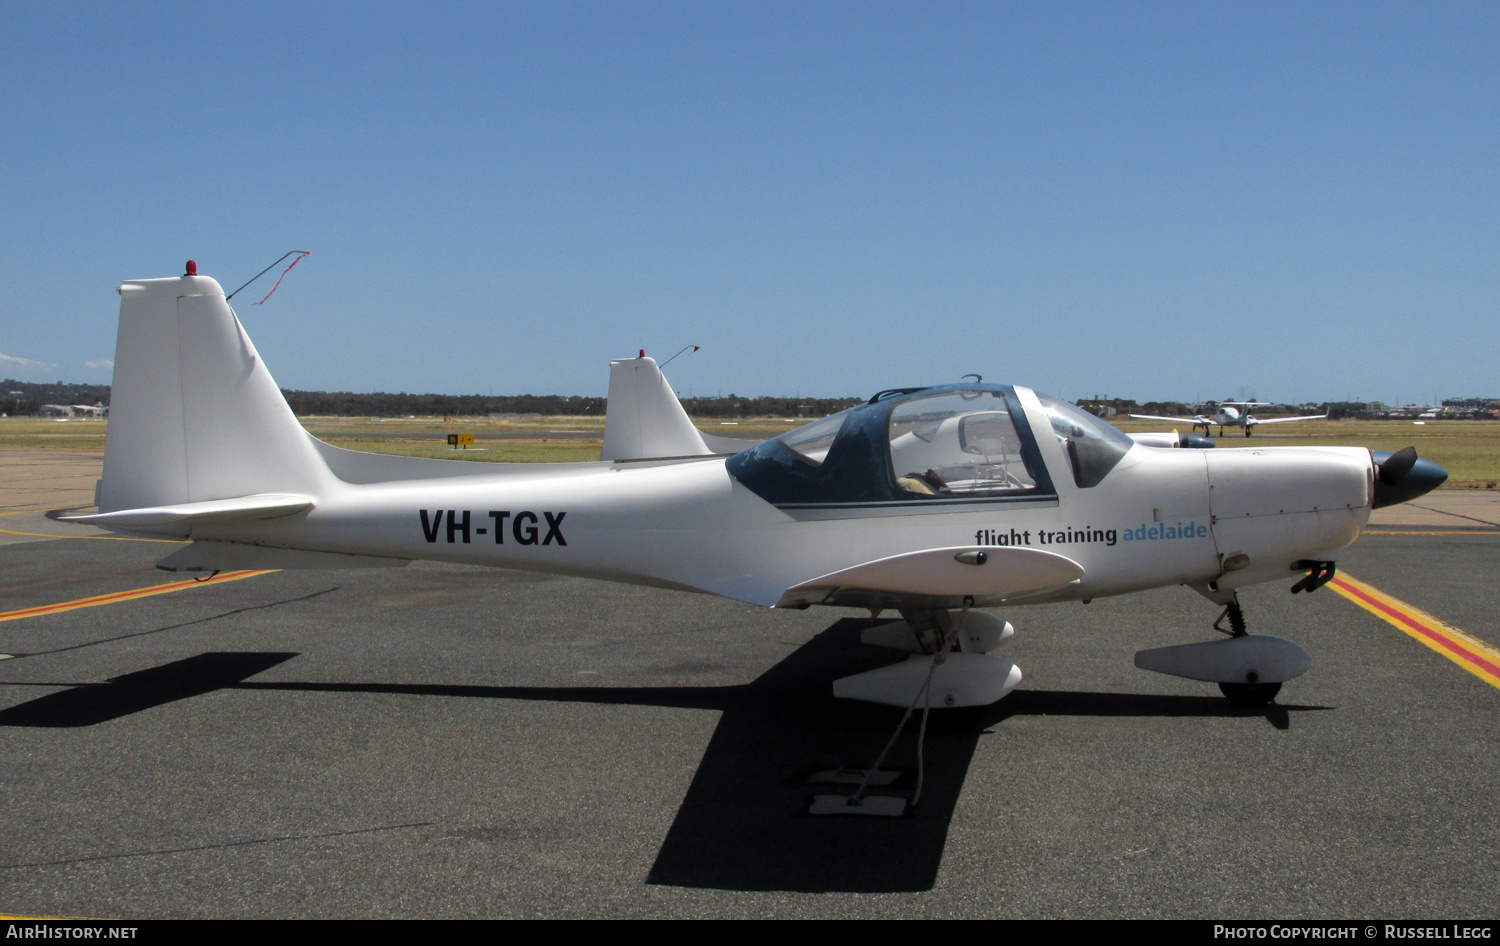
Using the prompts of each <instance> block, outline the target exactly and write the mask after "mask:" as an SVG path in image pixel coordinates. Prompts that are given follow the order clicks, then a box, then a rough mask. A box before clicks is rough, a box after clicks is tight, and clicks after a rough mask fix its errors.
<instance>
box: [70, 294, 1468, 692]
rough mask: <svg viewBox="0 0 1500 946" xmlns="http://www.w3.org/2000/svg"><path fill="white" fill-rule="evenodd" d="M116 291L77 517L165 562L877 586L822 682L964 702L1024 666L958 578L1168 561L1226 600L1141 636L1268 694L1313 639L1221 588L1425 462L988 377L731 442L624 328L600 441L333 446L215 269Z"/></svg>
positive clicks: (1052, 581) (1159, 567) (791, 589)
mask: <svg viewBox="0 0 1500 946" xmlns="http://www.w3.org/2000/svg"><path fill="white" fill-rule="evenodd" d="M119 293H120V297H121V303H120V329H119V340H118V347H117V351H116V356H115V369H114V371H115V375H114V391H113V404H112V406H111V411H110V422H109V431H108V438H107V443H106V448H105V458H104V476H103V479H102V480H101V481H100V484H99V489H98V494H97V505H98V510H99V511H98V512H97V513H96V514H92V515H85V516H79V517H76V518H75V520H74V521H80V522H88V523H95V524H98V525H101V526H106V527H109V528H112V529H116V530H120V531H125V532H129V533H135V534H145V535H151V536H170V537H177V538H183V539H190V540H191V544H189V545H186V546H183V547H182V548H180V549H178V550H176V551H174V552H173V553H172V554H170V555H168V556H167V557H166V558H165V559H164V560H163V561H162V563H161V566H162V567H163V568H166V569H170V570H178V571H188V572H195V571H196V572H213V571H216V570H221V569H237V568H321V567H331V568H343V567H358V566H401V565H405V564H406V563H408V562H410V561H412V560H415V559H429V560H436V561H445V562H462V563H470V564H477V565H488V566H494V567H499V568H518V569H530V570H535V571H543V572H553V573H559V574H566V575H579V576H585V577H590V578H600V579H606V580H611V581H622V582H632V583H637V584H642V585H654V586H657V587H662V588H673V589H681V590H684V591H696V592H705V593H709V594H716V595H723V596H726V597H730V598H735V599H738V600H741V601H746V602H751V603H753V604H757V605H764V606H769V607H778V608H806V607H809V606H811V605H830V606H834V607H847V608H867V609H869V610H870V611H871V612H872V613H875V614H878V613H879V612H880V611H881V610H883V609H891V610H896V611H899V612H900V614H901V616H902V618H903V620H901V621H898V622H896V623H894V624H885V625H877V626H874V627H872V628H871V629H870V630H868V631H867V632H866V636H865V639H866V641H867V642H869V643H871V644H876V645H883V646H886V647H890V648H894V649H896V650H899V651H905V652H907V654H908V656H907V657H906V659H905V660H903V661H900V662H897V663H895V664H893V665H891V666H888V667H885V668H881V669H878V670H874V671H870V672H867V673H860V674H856V675H853V676H848V677H844V678H842V679H840V680H837V681H834V683H833V686H834V692H835V693H836V694H837V695H839V696H844V697H849V698H853V699H862V700H870V701H874V702H879V703H887V704H893V705H898V706H913V705H915V704H916V703H917V701H918V700H919V699H920V698H921V697H922V696H923V695H925V696H926V699H927V700H928V704H927V705H930V706H937V707H943V706H977V705H985V704H988V703H991V702H994V701H995V700H998V699H1000V698H1001V697H1003V696H1005V694H1007V693H1008V692H1010V691H1011V690H1012V689H1013V688H1014V687H1015V686H1016V685H1017V684H1018V683H1019V682H1020V679H1021V673H1020V670H1019V669H1018V668H1017V667H1016V666H1015V664H1013V663H1012V662H1010V661H1008V660H1004V659H1002V658H1000V657H998V656H995V655H992V654H991V653H990V652H991V651H993V650H994V649H995V648H996V647H998V646H999V645H1000V644H1001V643H1002V642H1003V641H1004V640H1005V639H1006V638H1008V637H1009V636H1010V635H1011V634H1012V633H1013V630H1014V629H1013V627H1012V626H1011V625H1010V624H1009V623H1008V622H1006V621H1004V620H1002V619H1000V618H998V617H996V616H994V615H991V614H987V613H984V612H981V611H971V610H970V609H971V608H990V607H996V606H1001V605H1020V604H1035V603H1042V602H1060V601H1083V602H1088V601H1089V600H1091V599H1093V598H1097V597H1101V596H1104V595H1118V594H1125V593H1128V592H1132V591H1140V590H1143V589H1149V588H1157V587H1162V586H1165V585H1177V584H1181V585H1187V586H1188V587H1190V588H1192V589H1194V590H1195V591H1197V592H1199V593H1200V594H1202V595H1203V596H1205V597H1207V598H1208V599H1210V600H1211V601H1213V602H1215V603H1216V604H1217V605H1218V606H1220V607H1222V608H1224V614H1221V615H1220V621H1222V620H1223V619H1224V618H1225V617H1228V619H1229V623H1230V627H1229V629H1228V630H1227V631H1226V632H1225V633H1227V634H1228V635H1229V636H1227V637H1223V638H1220V639H1217V640H1211V641H1207V642H1203V643H1192V644H1182V645H1178V646H1174V647H1166V648H1159V649H1155V650H1150V651H1141V652H1140V653H1138V654H1137V655H1136V663H1137V665H1138V666H1141V667H1144V668H1146V669H1151V670H1157V671H1161V672H1166V673H1173V674H1177V675H1180V676H1185V677H1190V678H1193V679H1198V680H1203V681H1208V682H1215V683H1218V684H1220V686H1221V688H1222V689H1223V690H1224V692H1225V694H1226V695H1227V696H1228V697H1229V698H1230V699H1232V700H1235V701H1237V702H1241V703H1245V704H1249V705H1258V704H1262V703H1264V702H1266V701H1269V700H1270V699H1272V698H1273V697H1274V695H1275V693H1276V691H1277V690H1278V689H1279V688H1280V686H1281V683H1282V682H1283V681H1285V680H1288V679H1291V678H1292V677H1295V676H1297V675H1298V674H1300V673H1302V672H1303V671H1305V670H1306V669H1307V668H1308V665H1309V663H1310V658H1309V657H1308V655H1307V653H1306V651H1304V650H1303V649H1302V648H1301V647H1299V646H1298V645H1296V644H1294V643H1292V642H1290V641H1286V640H1283V639H1282V638H1278V637H1271V636H1266V635H1257V634H1248V633H1247V632H1246V629H1245V621H1244V615H1243V612H1242V611H1241V609H1240V606H1239V602H1238V600H1237V598H1236V592H1237V590H1238V589H1239V588H1241V587H1244V586H1246V585H1250V584H1253V583H1256V582H1267V581H1281V580H1287V579H1289V578H1295V579H1296V584H1295V585H1294V587H1293V589H1292V590H1293V591H1298V590H1304V589H1305V590H1311V589H1315V588H1316V587H1318V586H1319V585H1320V584H1322V583H1323V582H1326V581H1327V580H1328V578H1329V577H1331V576H1332V574H1333V568H1334V565H1333V561H1332V558H1333V556H1334V555H1335V554H1336V553H1337V552H1338V550H1339V549H1342V548H1344V547H1345V546H1347V545H1349V544H1350V543H1351V542H1353V541H1354V539H1355V538H1356V537H1357V536H1358V535H1359V533H1360V530H1361V529H1362V528H1363V527H1364V526H1365V524H1366V521H1367V520H1368V517H1369V515H1370V510H1371V509H1372V508H1376V507H1380V506H1385V505H1390V504H1392V503H1396V502H1402V501H1405V500H1407V499H1411V498H1414V497H1415V496H1419V495H1421V494H1423V493H1425V492H1427V491H1428V490H1430V489H1432V488H1434V487H1436V486H1437V485H1438V484H1440V483H1441V482H1442V481H1443V480H1444V479H1445V478H1446V476H1447V474H1446V473H1445V472H1444V471H1443V470H1442V469H1441V468H1439V467H1437V466H1436V465H1434V464H1432V463H1431V462H1429V461H1426V460H1421V459H1418V458H1417V456H1416V452H1415V451H1414V450H1413V449H1411V448H1407V449H1406V450H1403V451H1401V452H1399V453H1396V454H1394V455H1391V454H1384V453H1381V454H1372V453H1371V452H1370V451H1369V450H1365V449H1359V448H1314V447H1279V448H1265V449H1261V448H1257V449H1245V450H1197V449H1176V448H1175V447H1177V446H1180V445H1182V444H1184V443H1186V442H1188V441H1187V440H1185V439H1184V438H1179V437H1178V436H1177V435H1175V434H1145V435H1138V436H1139V438H1140V440H1139V441H1137V440H1133V439H1131V438H1130V437H1127V436H1125V435H1124V434H1122V433H1120V432H1119V431H1118V430H1116V429H1115V428H1113V427H1111V426H1109V425H1108V424H1106V423H1104V422H1103V421H1101V420H1099V419H1098V418H1096V417H1094V416H1092V415H1090V414H1088V413H1085V412H1084V411H1081V410H1079V409H1078V408H1076V407H1074V406H1073V405H1071V404H1068V403H1066V402H1063V401H1059V400H1055V399H1053V398H1049V397H1046V396H1044V395H1041V394H1038V393H1036V392H1034V391H1032V390H1030V389H1028V388H1024V387H1018V386H1009V385H997V384H986V383H982V382H975V383H961V384H948V385H939V386H935V387H923V388H901V389H895V390H887V391H881V392H880V393H878V394H876V395H875V396H874V397H872V398H870V400H869V401H868V402H867V403H864V404H861V405H858V406H856V407H853V408H850V409H849V410H846V411H843V412H841V413H838V414H835V415H832V416H830V417H825V418H823V419H821V420H818V421H815V422H813V423H810V424H807V425H806V426H803V427H800V428H797V429H795V430H792V431H791V432H789V433H786V434H784V435H782V436H780V437H777V438H775V439H772V440H767V441H765V442H763V443H760V444H757V445H753V446H750V447H749V448H748V449H745V443H744V442H743V441H725V440H719V439H718V438H707V437H705V436H704V435H702V434H700V433H699V432H698V431H697V429H696V428H694V427H693V425H692V423H691V422H690V421H689V420H688V418H687V415H686V414H685V413H684V412H683V410H682V407H681V405H680V404H679V403H678V402H677V398H676V397H675V395H673V394H672V391H671V388H670V387H669V386H668V385H667V383H666V380H665V379H664V378H663V377H662V374H661V371H660V370H659V369H658V368H657V366H656V363H655V362H654V361H653V360H652V359H650V358H646V357H644V355H643V356H642V357H639V358H634V359H625V360H621V361H618V362H615V363H613V364H612V366H611V376H610V390H609V410H608V421H607V426H606V433H605V438H604V449H603V457H602V459H601V460H599V461H597V462H584V463H568V464H558V463H537V464H529V463H527V464H489V463H472V462H464V461H457V460H429V459H420V458H407V457H394V456H383V455H374V454H365V453H356V452H352V451H348V450H342V449H339V448H336V447H332V446H329V445H328V444H325V443H323V442H321V441H319V440H317V439H315V438H314V437H313V436H312V435H310V434H308V433H307V432H306V431H305V430H304V429H303V428H302V426H301V425H300V424H299V423H298V421H297V419H296V417H295V416H294V415H293V414H292V411H291V410H290V408H289V407H288V406H287V403H286V401H285V400H284V399H283V398H282V396H281V393H280V391H279V389H278V388H277V385H276V383H275V381H273V380H272V378H271V375H270V373H269V372H268V371H267V369H266V366H265V364H264V363H263V362H262V360H261V358H260V356H259V355H258V354H257V353H256V350H255V346H254V345H253V344H251V341H250V339H249V337H248V336H247V335H246V334H245V330H244V328H243V327H242V326H241V324H240V322H239V320H238V319H237V318H236V316H235V314H234V312H233V310H231V308H230V307H229V304H228V303H227V302H226V300H225V298H224V292H223V290H222V289H221V288H220V286H219V284H218V283H217V282H215V281H214V280H213V279H210V278H208V277H205V276H198V275H196V274H194V267H192V266H191V265H190V266H189V274H188V275H185V276H182V277H180V278H169V279H149V280H141V281H131V282H127V283H125V284H124V285H122V286H121V287H120V289H119ZM731 452H732V453H733V455H727V454H729V453H731Z"/></svg>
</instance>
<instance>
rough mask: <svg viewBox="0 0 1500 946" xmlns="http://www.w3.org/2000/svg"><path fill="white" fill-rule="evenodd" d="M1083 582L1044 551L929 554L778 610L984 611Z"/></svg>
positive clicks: (794, 593) (832, 584)
mask: <svg viewBox="0 0 1500 946" xmlns="http://www.w3.org/2000/svg"><path fill="white" fill-rule="evenodd" d="M1082 577H1083V566H1082V565H1079V564H1078V563H1077V562H1075V561H1073V560H1072V559H1070V558H1068V557H1066V556H1064V555H1058V554H1057V553H1055V552H1044V551H1042V550H1041V549H1026V548H1004V547H1002V548H986V549H972V548H966V547H958V548H946V549H926V550H924V551H921V552H907V553H905V554H902V555H892V556H889V557H888V558H880V559H875V560H874V561H870V562H865V563H864V564H863V565H855V566H854V567H853V568H845V569H841V570H839V571H836V572H830V573H829V574H827V575H823V576H821V577H819V578H814V579H812V580H811V581H805V582H802V583H801V584H798V585H794V586H793V587H791V588H788V589H787V590H786V592H785V593H784V594H783V595H782V596H781V600H780V601H779V602H777V604H776V606H777V607H778V608H795V607H805V606H807V605H809V604H837V605H841V606H849V607H901V606H907V605H910V606H932V607H957V606H958V605H961V604H962V603H963V599H965V598H973V599H974V603H975V604H977V605H980V606H981V607H982V606H984V605H985V604H990V603H999V602H1001V601H1005V600H1007V599H1012V598H1018V597H1022V596H1030V595H1035V594H1040V593H1043V592H1047V591H1052V590H1056V589H1060V588H1064V587H1066V586H1068V585H1070V584H1072V583H1073V582H1075V581H1078V580H1079V579H1081V578H1082Z"/></svg>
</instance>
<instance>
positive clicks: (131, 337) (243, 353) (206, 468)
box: [99, 275, 331, 513]
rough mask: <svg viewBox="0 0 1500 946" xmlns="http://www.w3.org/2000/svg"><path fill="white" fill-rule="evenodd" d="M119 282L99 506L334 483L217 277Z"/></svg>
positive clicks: (107, 509) (231, 495)
mask: <svg viewBox="0 0 1500 946" xmlns="http://www.w3.org/2000/svg"><path fill="white" fill-rule="evenodd" d="M119 292H120V331H119V338H118V341H117V342H116V348H115V373H114V387H113V390H112V394H111V404H110V419H109V432H108V434H107V436H106V440H105V447H104V480H103V482H102V484H101V487H100V490H99V511H100V512H101V513H107V512H114V511H117V510H123V509H135V508H141V507H149V506H163V505H171V504H178V503H191V502H203V501H207V500H214V499H232V498H237V497H241V496H249V495H254V494H257V493H271V492H288V491H294V492H307V493H311V492H315V491H317V490H318V489H319V488H320V487H321V486H324V485H326V484H327V483H328V482H329V480H330V478H331V477H330V474H329V472H328V468H327V466H326V465H325V464H324V462H323V460H322V459H321V457H320V456H319V454H318V451H317V449H316V447H315V446H314V442H313V439H312V437H311V436H309V435H308V433H307V432H306V431H305V430H303V429H302V425H301V424H300V423H298V422H297V418H296V416H295V415H294V414H293V413H292V410H291V408H290V407H288V406H287V403H286V399H285V398H283V397H282V396H281V390H280V389H279V388H278V387H277V386H276V382H275V381H274V380H273V379H272V378H271V374H270V372H269V371H267V370H266V367H265V365H264V364H263V363H262V361H261V359H260V356H259V355H258V354H257V353H256V351H255V346H254V345H253V344H252V343H251V342H250V339H249V337H248V336H247V335H246V334H245V330H244V328H243V327H242V326H241V325H240V322H239V319H237V318H236V317H235V314H234V311H233V310H232V309H230V308H229V303H228V302H226V301H225V299H224V290H223V289H222V288H220V286H219V284H218V283H217V282H216V281H214V280H213V279H210V278H209V277H207V276H196V275H190V276H182V277H180V278H177V279H143V280H132V281H130V282H127V283H125V284H124V285H122V286H121V287H120V289H119Z"/></svg>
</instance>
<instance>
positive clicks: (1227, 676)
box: [1135, 634, 1312, 683]
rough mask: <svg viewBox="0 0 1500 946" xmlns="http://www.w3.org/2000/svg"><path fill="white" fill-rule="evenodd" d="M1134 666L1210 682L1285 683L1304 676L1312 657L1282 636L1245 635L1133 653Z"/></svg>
mask: <svg viewBox="0 0 1500 946" xmlns="http://www.w3.org/2000/svg"><path fill="white" fill-rule="evenodd" d="M1135 665H1136V666H1137V667H1139V668H1141V669H1142V670H1152V671H1155V672H1156V673H1167V674H1171V675H1172V676H1174V677H1187V678H1188V679H1189V680H1204V681H1207V682H1209V683H1285V682H1286V681H1287V680H1291V679H1293V678H1294V677H1300V676H1302V674H1304V673H1306V672H1307V670H1308V668H1309V667H1311V666H1312V656H1311V655H1309V654H1308V652H1307V651H1305V650H1303V649H1302V647H1301V646H1300V645H1298V644H1295V643H1293V642H1292V641H1289V640H1287V639H1286V638H1284V637H1273V636H1272V635H1270V634H1245V635H1243V636H1241V637H1228V638H1224V639H1222V640H1216V641H1203V642H1202V643H1198V644H1178V645H1177V646H1175V647H1157V648H1154V649H1152V650H1140V651H1136V655H1135Z"/></svg>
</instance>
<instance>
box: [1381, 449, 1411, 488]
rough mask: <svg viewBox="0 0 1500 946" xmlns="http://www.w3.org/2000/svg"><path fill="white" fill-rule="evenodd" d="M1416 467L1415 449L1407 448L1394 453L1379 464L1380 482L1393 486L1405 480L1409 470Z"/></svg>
mask: <svg viewBox="0 0 1500 946" xmlns="http://www.w3.org/2000/svg"><path fill="white" fill-rule="evenodd" d="M1416 465H1417V448H1416V447H1407V448H1406V449H1404V450H1397V451H1396V452H1395V453H1393V454H1391V455H1390V456H1388V457H1386V458H1385V462H1383V463H1381V464H1380V482H1382V483H1384V484H1385V485H1387V486H1395V485H1396V484H1397V483H1399V482H1401V481H1402V480H1404V479H1406V474H1408V473H1410V472H1411V468H1412V467H1414V466H1416Z"/></svg>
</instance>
